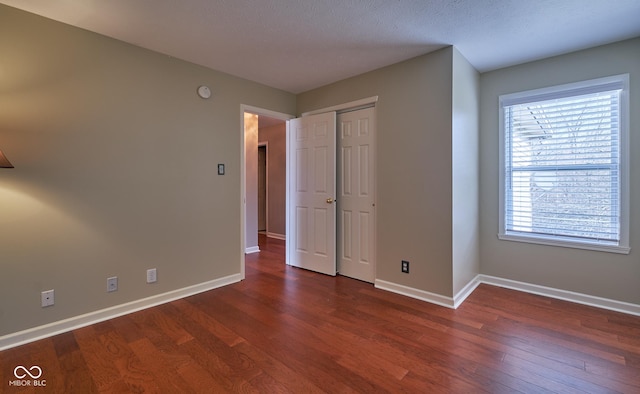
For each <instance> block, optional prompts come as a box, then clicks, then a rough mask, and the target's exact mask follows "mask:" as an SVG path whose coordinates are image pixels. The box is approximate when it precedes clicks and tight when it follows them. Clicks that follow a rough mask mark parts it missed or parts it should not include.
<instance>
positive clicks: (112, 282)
mask: <svg viewBox="0 0 640 394" xmlns="http://www.w3.org/2000/svg"><path fill="white" fill-rule="evenodd" d="M116 290H118V277H117V276H112V277H111V278H107V292H108V293H111V292H112V291H116Z"/></svg>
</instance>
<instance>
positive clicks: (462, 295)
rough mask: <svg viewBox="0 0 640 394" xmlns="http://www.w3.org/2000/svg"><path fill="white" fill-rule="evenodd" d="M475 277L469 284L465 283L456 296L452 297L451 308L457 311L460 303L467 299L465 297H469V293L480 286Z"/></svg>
mask: <svg viewBox="0 0 640 394" xmlns="http://www.w3.org/2000/svg"><path fill="white" fill-rule="evenodd" d="M478 276H479V275H477V276H476V277H475V278H473V279H472V280H471V281H470V282H469V283H467V284H466V285H465V286H464V287H463V288H462V289H461V290H460V291H459V292H458V294H456V295H454V296H453V308H454V309H457V308H458V307H459V306H460V305H462V303H463V302H464V300H466V299H467V297H469V296H470V295H471V293H473V291H474V290H475V289H476V287H478V286H480V283H481V282H480V280H479V279H478Z"/></svg>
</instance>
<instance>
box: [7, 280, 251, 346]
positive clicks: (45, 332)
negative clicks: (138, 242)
mask: <svg viewBox="0 0 640 394" xmlns="http://www.w3.org/2000/svg"><path fill="white" fill-rule="evenodd" d="M240 280H241V278H240V274H235V275H230V276H226V277H224V278H220V279H215V280H211V281H208V282H204V283H200V284H197V285H193V286H189V287H185V288H182V289H178V290H173V291H169V292H167V293H163V294H157V295H154V296H151V297H147V298H143V299H140V300H136V301H132V302H128V303H126V304H121V305H116V306H112V307H110V308H106V309H101V310H99V311H95V312H89V313H86V314H84V315H80V316H74V317H71V318H68V319H64V320H60V321H57V322H53V323H49V324H45V325H43V326H39V327H34V328H30V329H27V330H24V331H19V332H15V333H12V334H8V335H4V336H0V351H2V350H6V349H10V348H12V347H16V346H20V345H24V344H25V343H29V342H34V341H37V340H39V339H44V338H48V337H52V336H54V335H58V334H62V333H64V332H68V331H71V330H75V329H77V328H81V327H85V326H89V325H91V324H95V323H99V322H101V321H105V320H109V319H113V318H115V317H118V316H122V315H126V314H129V313H132V312H137V311H140V310H143V309H147V308H151V307H153V306H156V305H160V304H165V303H167V302H171V301H175V300H178V299H180V298H184V297H189V296H192V295H194V294H198V293H202V292H205V291H209V290H213V289H216V288H218V287H222V286H226V285H230V284H232V283H236V282H239V281H240Z"/></svg>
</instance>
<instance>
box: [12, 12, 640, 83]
mask: <svg viewBox="0 0 640 394" xmlns="http://www.w3.org/2000/svg"><path fill="white" fill-rule="evenodd" d="M0 2H1V3H4V4H7V5H11V6H13V7H16V8H20V9H23V10H25V11H29V12H33V13H35V14H38V15H42V16H45V17H47V18H51V19H54V20H57V21H61V22H64V23H68V24H70V25H73V26H77V27H81V28H84V29H87V30H91V31H94V32H97V33H100V34H104V35H106V36H109V37H113V38H117V39H119V40H122V41H126V42H129V43H132V44H135V45H138V46H141V47H144V48H148V49H152V50H154V51H157V52H161V53H164V54H168V55H171V56H174V57H177V58H180V59H184V60H187V61H190V62H193V63H196V64H200V65H203V66H207V67H210V68H212V69H215V70H219V71H223V72H226V73H229V74H232V75H236V76H239V77H242V78H246V79H249V80H253V81H257V82H260V83H263V84H265V85H268V86H271V87H275V88H279V89H282V90H285V91H288V92H292V93H300V92H303V91H306V90H309V89H313V88H316V87H319V86H322V85H325V84H328V83H331V82H335V81H338V80H341V79H344V78H347V77H350V76H354V75H358V74H361V73H363V72H366V71H370V70H374V69H376V68H380V67H383V66H386V65H389V64H393V63H397V62H399V61H402V60H405V59H409V58H412V57H415V56H418V55H422V54H425V53H428V52H430V51H433V50H436V49H439V48H442V47H444V46H446V45H455V46H456V47H457V48H458V50H460V52H461V53H462V54H463V55H464V56H465V57H466V58H467V59H468V60H469V62H471V64H473V65H474V66H475V67H476V68H477V69H478V70H479V71H481V72H484V71H488V70H492V69H496V68H501V67H505V66H509V65H513V64H518V63H523V62H527V61H531V60H535V59H540V58H545V57H549V56H553V55H558V54H562V53H566V52H571V51H574V50H578V49H583V48H588V47H592V46H595V45H600V44H606V43H610V42H614V41H618V40H622V39H626V38H632V37H637V36H640V0H268V1H265V0H263V1H256V0H217V1H214V0H109V1H105V0H55V1H52V0H0Z"/></svg>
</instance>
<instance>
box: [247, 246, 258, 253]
mask: <svg viewBox="0 0 640 394" xmlns="http://www.w3.org/2000/svg"><path fill="white" fill-rule="evenodd" d="M259 251H260V247H259V246H251V247H249V248H245V249H244V254H251V253H258V252H259Z"/></svg>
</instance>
